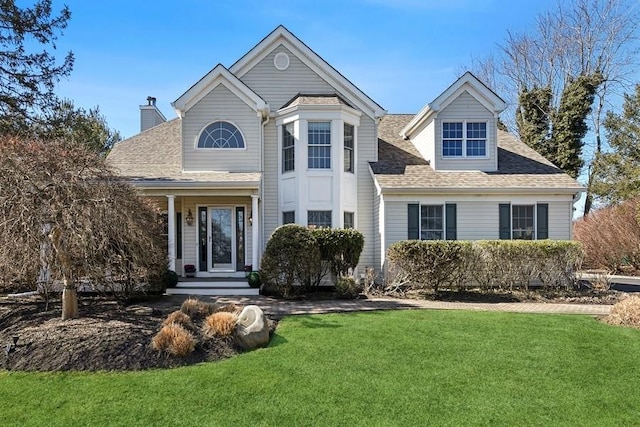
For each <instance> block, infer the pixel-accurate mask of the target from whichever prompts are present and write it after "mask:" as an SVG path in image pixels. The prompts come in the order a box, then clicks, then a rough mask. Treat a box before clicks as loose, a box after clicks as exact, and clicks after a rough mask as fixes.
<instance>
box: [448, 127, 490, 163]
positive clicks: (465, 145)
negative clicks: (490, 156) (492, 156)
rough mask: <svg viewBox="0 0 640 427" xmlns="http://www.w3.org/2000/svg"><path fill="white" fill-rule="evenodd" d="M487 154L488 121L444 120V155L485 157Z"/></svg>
mask: <svg viewBox="0 0 640 427" xmlns="http://www.w3.org/2000/svg"><path fill="white" fill-rule="evenodd" d="M486 155H487V123H486V122H443V123H442V156H443V157H485V156H486Z"/></svg>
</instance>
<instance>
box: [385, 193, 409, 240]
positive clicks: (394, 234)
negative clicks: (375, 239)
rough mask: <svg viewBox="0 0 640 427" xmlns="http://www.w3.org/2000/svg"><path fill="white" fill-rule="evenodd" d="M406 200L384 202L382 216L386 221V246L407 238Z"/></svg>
mask: <svg viewBox="0 0 640 427" xmlns="http://www.w3.org/2000/svg"><path fill="white" fill-rule="evenodd" d="M407 205H408V203H407V202H389V201H385V204H384V217H385V221H386V225H385V230H386V234H387V237H386V239H385V240H386V241H385V244H386V247H387V248H388V247H389V246H391V245H393V244H394V243H396V242H399V241H401V240H407V228H408V226H409V224H408V222H407Z"/></svg>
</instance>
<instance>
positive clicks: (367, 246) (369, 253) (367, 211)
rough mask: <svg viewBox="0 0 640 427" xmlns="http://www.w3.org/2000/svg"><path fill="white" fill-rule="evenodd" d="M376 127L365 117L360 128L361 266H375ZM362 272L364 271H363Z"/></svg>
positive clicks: (359, 226) (358, 159)
mask: <svg viewBox="0 0 640 427" xmlns="http://www.w3.org/2000/svg"><path fill="white" fill-rule="evenodd" d="M375 141H376V125H375V122H374V121H373V119H371V118H370V117H368V116H365V115H363V116H362V117H361V118H360V126H359V127H358V141H357V146H356V157H357V161H358V168H357V173H358V222H357V226H358V230H359V231H360V232H361V233H362V234H363V235H364V238H365V241H364V248H363V250H362V254H361V255H360V264H359V265H360V266H361V267H363V266H372V265H374V253H375V238H374V223H373V212H372V206H373V203H374V185H373V178H372V177H371V173H370V172H369V162H372V161H375V160H376V156H377V150H378V145H377V144H376V143H375ZM361 271H364V270H362V269H361Z"/></svg>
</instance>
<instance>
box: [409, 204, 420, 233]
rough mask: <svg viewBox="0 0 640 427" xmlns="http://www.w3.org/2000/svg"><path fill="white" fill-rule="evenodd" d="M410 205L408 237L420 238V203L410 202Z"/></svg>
mask: <svg viewBox="0 0 640 427" xmlns="http://www.w3.org/2000/svg"><path fill="white" fill-rule="evenodd" d="M407 206H408V222H407V223H408V225H409V226H408V230H407V238H408V239H413V240H416V239H420V205H419V204H417V203H410V204H409V205H407Z"/></svg>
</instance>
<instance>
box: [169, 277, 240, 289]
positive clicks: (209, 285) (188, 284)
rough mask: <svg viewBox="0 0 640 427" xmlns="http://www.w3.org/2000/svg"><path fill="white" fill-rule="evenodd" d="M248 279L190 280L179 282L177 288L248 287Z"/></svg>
mask: <svg viewBox="0 0 640 427" xmlns="http://www.w3.org/2000/svg"><path fill="white" fill-rule="evenodd" d="M248 287H249V284H248V283H247V280H246V279H243V280H229V281H206V282H205V281H189V282H178V284H177V285H176V288H248Z"/></svg>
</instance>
